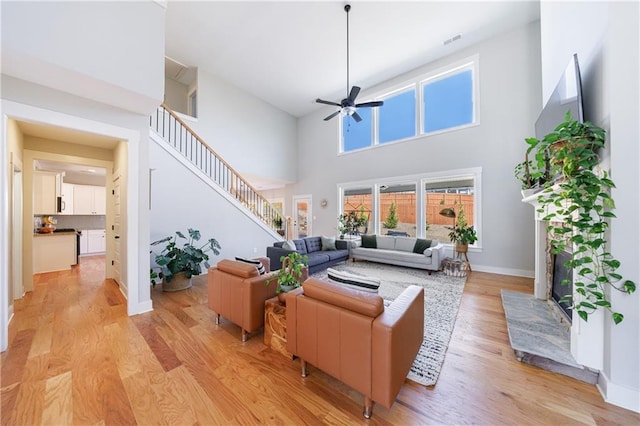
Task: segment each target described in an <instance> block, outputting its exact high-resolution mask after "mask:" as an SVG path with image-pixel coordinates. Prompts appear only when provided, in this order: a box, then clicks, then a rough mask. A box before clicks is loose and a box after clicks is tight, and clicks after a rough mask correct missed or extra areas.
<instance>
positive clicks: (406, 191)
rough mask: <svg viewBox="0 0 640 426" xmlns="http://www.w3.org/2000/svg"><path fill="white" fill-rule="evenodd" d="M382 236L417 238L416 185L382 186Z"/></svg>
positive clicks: (380, 228)
mask: <svg viewBox="0 0 640 426" xmlns="http://www.w3.org/2000/svg"><path fill="white" fill-rule="evenodd" d="M378 229H379V230H380V234H381V235H396V236H403V237H415V236H416V184H415V183H406V184H392V185H391V184H390V185H380V227H379V228H378Z"/></svg>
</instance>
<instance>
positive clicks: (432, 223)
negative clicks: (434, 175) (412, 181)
mask: <svg viewBox="0 0 640 426" xmlns="http://www.w3.org/2000/svg"><path fill="white" fill-rule="evenodd" d="M424 192H425V194H424V209H425V228H426V234H425V235H426V238H428V239H434V240H440V241H442V242H449V232H451V229H450V228H452V227H453V224H454V223H455V221H456V218H455V217H448V216H443V215H441V214H440V212H441V211H442V210H444V209H452V210H453V211H454V212H455V214H456V216H458V215H459V214H460V212H461V211H464V216H465V218H466V220H467V224H468V225H469V226H474V227H475V210H476V202H475V179H474V177H473V176H463V177H457V178H455V179H451V180H448V179H446V178H444V179H438V180H434V181H426V182H424Z"/></svg>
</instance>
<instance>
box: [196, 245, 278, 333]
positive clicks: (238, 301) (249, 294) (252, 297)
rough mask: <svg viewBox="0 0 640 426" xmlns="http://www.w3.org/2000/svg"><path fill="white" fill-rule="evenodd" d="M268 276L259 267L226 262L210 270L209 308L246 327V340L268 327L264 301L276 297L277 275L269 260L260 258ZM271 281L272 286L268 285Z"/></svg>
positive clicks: (217, 320) (233, 261)
mask: <svg viewBox="0 0 640 426" xmlns="http://www.w3.org/2000/svg"><path fill="white" fill-rule="evenodd" d="M258 259H259V260H260V261H262V264H263V265H264V267H265V269H266V271H267V273H266V274H265V275H259V274H258V270H257V268H256V267H255V266H253V265H250V264H248V263H245V262H239V261H235V260H228V259H224V260H221V261H220V262H218V264H217V265H216V266H215V267H211V268H209V274H208V278H207V281H208V283H207V284H208V292H209V301H208V303H209V308H210V309H211V310H213V311H214V312H215V313H216V324H219V323H220V316H221V315H222V316H223V317H225V318H227V319H228V320H229V321H231V322H232V323H234V324H236V325H238V326H240V328H242V341H243V342H246V341H247V338H248V334H249V333H252V332H254V331H256V330H258V329H259V328H261V327H262V326H264V301H265V300H267V299H270V298H272V297H274V296H275V295H276V286H277V281H278V279H277V273H276V272H270V264H269V258H267V257H260V258H258ZM267 280H270V282H269V285H268V286H267V285H265V283H266V281H267Z"/></svg>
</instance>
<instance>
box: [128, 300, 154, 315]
mask: <svg viewBox="0 0 640 426" xmlns="http://www.w3.org/2000/svg"><path fill="white" fill-rule="evenodd" d="M151 311H153V302H152V301H151V300H147V301H146V302H140V303H138V304H137V305H130V304H129V305H128V306H127V315H129V316H133V315H138V314H144V313H145V312H151Z"/></svg>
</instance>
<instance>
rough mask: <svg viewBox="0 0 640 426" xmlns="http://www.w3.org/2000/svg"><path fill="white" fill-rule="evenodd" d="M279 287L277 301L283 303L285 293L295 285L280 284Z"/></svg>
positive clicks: (285, 296)
mask: <svg viewBox="0 0 640 426" xmlns="http://www.w3.org/2000/svg"><path fill="white" fill-rule="evenodd" d="M279 287H280V293H278V301H279V302H280V303H285V302H286V300H287V293H288V292H290V291H291V290H293V289H295V288H296V286H294V285H281V286H279Z"/></svg>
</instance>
